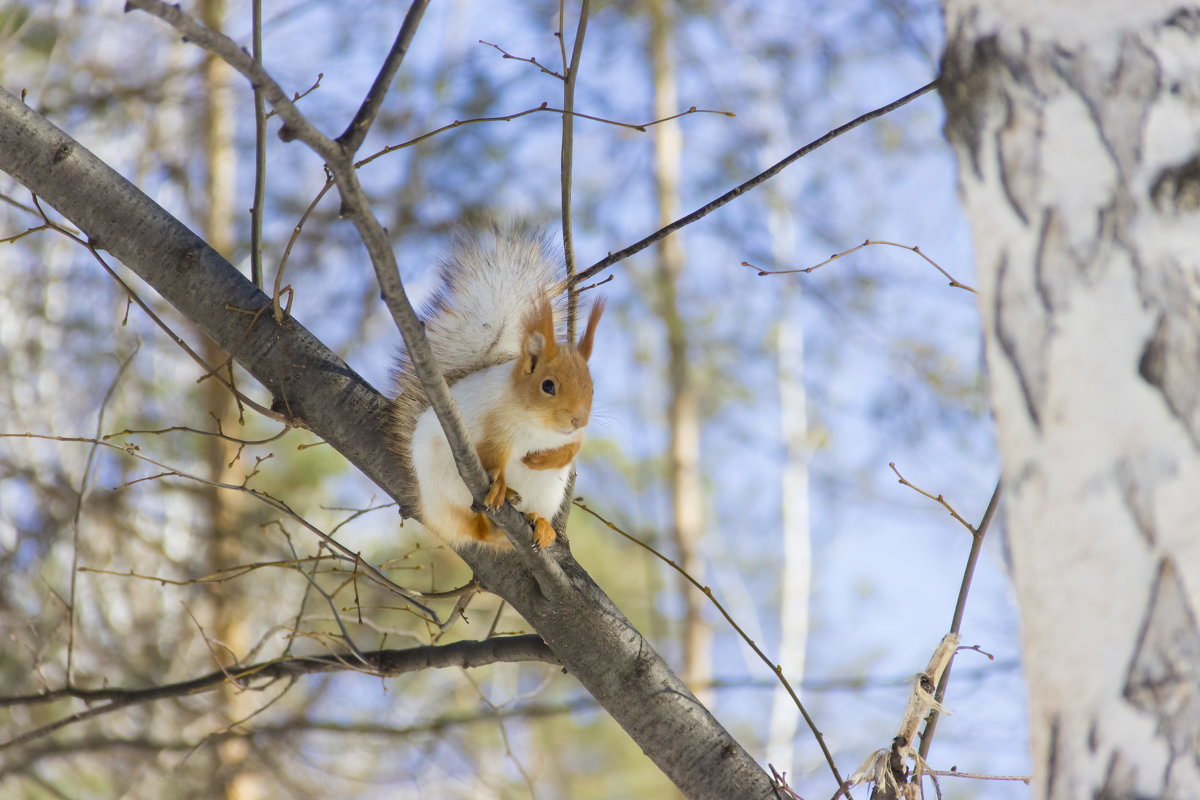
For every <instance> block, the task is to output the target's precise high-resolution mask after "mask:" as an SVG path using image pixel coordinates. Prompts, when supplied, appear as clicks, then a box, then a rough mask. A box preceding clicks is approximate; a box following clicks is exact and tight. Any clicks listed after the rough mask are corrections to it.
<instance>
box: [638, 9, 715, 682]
mask: <svg viewBox="0 0 1200 800" xmlns="http://www.w3.org/2000/svg"><path fill="white" fill-rule="evenodd" d="M674 13H675V4H674V3H673V2H671V0H658V2H655V3H653V4H652V6H651V9H650V20H651V23H650V24H651V29H650V61H651V64H652V66H653V70H654V117H655V119H665V118H667V117H669V116H671V115H673V114H675V113H677V112H678V110H679V100H678V97H677V92H676V90H675V69H674V66H673V64H674V62H673V60H672V59H671V57H670V54H669V52H668V50H669V48H670V36H671V31H672V30H673V28H674V25H673V17H674ZM653 131H654V182H655V188H656V196H657V200H658V224H659V226H665V225H669V224H670V223H672V222H674V221H675V220H676V219H678V218H679V216H680V215H681V212H680V210H679V174H680V162H681V158H682V156H681V153H682V151H683V134H682V133H681V131H680V129H679V125H678V123H677V122H675V121H670V122H664V123H662V124H661V125H655V126H654V128H653ZM656 253H657V259H658V263H657V264H656V268H657V274H656V276H655V289H656V291H657V298H656V299H657V306H658V313H659V315H660V316H661V317H662V320H663V324H664V326H665V327H666V332H667V352H668V359H669V360H668V365H667V373H668V379H669V382H670V392H671V400H670V407H669V409H668V411H667V424H668V425H669V426H670V453H669V454H668V456H669V458H668V463H669V471H670V475H669V478H670V482H671V516H672V521H671V534H672V538H673V539H674V542H675V549H676V551H677V553H678V559H679V566H680V567H682V568H683V570H684V572H686V573H687V574H688V575H691V576H692V577H693V578H695V579H696V580H698V581H703V580H704V560H703V558H702V556H701V553H700V540H701V536H702V535H703V533H704V519H703V500H702V492H701V487H700V407H699V402H698V400H697V397H696V381H695V378H694V377H693V370H692V369H691V365H690V363H689V361H688V358H689V353H688V346H687V323H686V322H685V320H684V319H683V317H682V315H681V314H680V313H679V278H680V276H681V275H682V274H683V262H684V251H683V242H682V239H680V237H678V236H670V237H667V238H666V239H663V240H662V241H661V242H660V243H659V244H658V247H657V248H656ZM676 586H677V587H678V593H679V598H680V601H681V602H682V603H683V630H682V632H681V633H682V635H681V639H682V642H683V648H682V649H683V669H682V670H681V672H680V677H681V678H683V682H684V683H686V684H687V685H688V687H689V688H691V690H692V691H693V692H695V693H696V696H697V697H699V698H700V700H701V702H708V700H709V699H710V696H709V692H708V691H707V689H706V687H707V685H708V684H709V683H711V682H712V658H711V657H710V650H711V648H712V631H710V630H709V627H708V623H707V622H705V621H704V616H703V615H702V614H701V611H700V609H701V607H702V603H703V602H704V598H703V597H702V596H701V595H700V594H699V593H697V592H696V591H695V590H694V589H693V588H692V585H691V583H690V582H689V581H688V580H687V579H686V578H684V577H682V576H680V578H679V580H678V581H677V582H676Z"/></svg>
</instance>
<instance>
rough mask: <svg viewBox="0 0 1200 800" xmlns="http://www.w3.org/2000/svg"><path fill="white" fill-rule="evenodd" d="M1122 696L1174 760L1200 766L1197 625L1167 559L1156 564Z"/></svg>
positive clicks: (1199, 635)
mask: <svg viewBox="0 0 1200 800" xmlns="http://www.w3.org/2000/svg"><path fill="white" fill-rule="evenodd" d="M1124 696H1125V699H1126V700H1128V701H1129V703H1130V705H1132V706H1133V707H1134V708H1136V709H1138V710H1139V711H1141V712H1142V713H1144V714H1148V715H1149V716H1151V717H1153V718H1154V719H1155V720H1156V721H1157V723H1158V725H1157V731H1158V733H1159V735H1160V736H1161V737H1162V738H1164V739H1165V740H1166V744H1167V747H1168V748H1169V752H1170V754H1171V756H1172V758H1173V759H1174V758H1177V757H1186V756H1189V755H1190V756H1191V757H1192V758H1194V759H1196V761H1197V763H1198V764H1200V625H1197V622H1196V612H1195V609H1193V608H1192V606H1191V602H1190V601H1189V598H1188V594H1187V587H1186V586H1184V584H1183V580H1182V578H1181V577H1180V575H1179V572H1178V570H1177V569H1176V567H1175V565H1174V563H1173V562H1172V561H1171V559H1169V558H1164V559H1163V560H1162V561H1161V562H1160V564H1159V568H1158V575H1157V577H1156V578H1155V581H1154V587H1153V589H1152V590H1151V593H1150V600H1149V603H1148V604H1147V608H1146V614H1145V617H1144V618H1143V621H1142V627H1141V631H1140V632H1139V634H1138V644H1137V647H1136V648H1135V649H1134V654H1133V659H1132V660H1131V662H1130V664H1129V671H1128V673H1127V675H1126V679H1125V688H1124Z"/></svg>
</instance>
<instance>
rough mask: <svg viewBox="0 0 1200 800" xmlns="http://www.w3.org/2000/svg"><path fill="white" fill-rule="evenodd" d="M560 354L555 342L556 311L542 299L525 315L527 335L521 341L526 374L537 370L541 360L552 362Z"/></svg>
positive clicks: (546, 300) (544, 298)
mask: <svg viewBox="0 0 1200 800" xmlns="http://www.w3.org/2000/svg"><path fill="white" fill-rule="evenodd" d="M557 353H558V346H557V343H556V342H555V341H554V310H553V309H552V308H551V307H550V300H549V299H548V298H546V297H542V298H541V299H540V300H538V301H536V302H535V303H534V306H533V308H532V309H530V311H529V313H528V314H526V315H525V334H524V337H523V338H522V340H521V359H522V364H523V367H524V370H525V374H527V375H528V374H530V373H532V372H533V371H534V370H535V369H537V365H538V361H539V360H543V359H544V360H550V359H552V358H554V356H555V355H556V354H557Z"/></svg>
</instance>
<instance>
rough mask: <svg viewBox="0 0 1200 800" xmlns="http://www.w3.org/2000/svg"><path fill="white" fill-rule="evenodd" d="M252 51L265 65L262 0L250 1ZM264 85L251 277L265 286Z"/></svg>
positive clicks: (258, 96) (257, 96) (257, 101)
mask: <svg viewBox="0 0 1200 800" xmlns="http://www.w3.org/2000/svg"><path fill="white" fill-rule="evenodd" d="M250 29H251V34H250V38H251V55H252V56H253V57H254V63H256V64H258V65H259V67H260V68H261V67H262V63H263V52H262V0H253V2H252V3H251V5H250ZM266 108H267V107H266V103H265V101H264V100H263V93H262V89H260V88H258V87H255V88H254V204H253V205H252V206H251V207H250V280H251V282H252V283H253V284H254V285H255V286H257V287H258V288H259V289H262V288H263V274H262V223H263V202H264V201H265V199H266V195H267V110H266Z"/></svg>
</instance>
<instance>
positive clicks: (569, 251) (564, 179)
mask: <svg viewBox="0 0 1200 800" xmlns="http://www.w3.org/2000/svg"><path fill="white" fill-rule="evenodd" d="M563 5H564V4H563V3H560V4H559V15H558V18H559V31H558V39H559V41H560V42H562V46H563V47H565V46H566V43H565V42H563V41H562V39H563V36H562V20H563V13H564V11H565V8H564V7H563ZM590 9H591V2H590V0H583V4H582V5H581V7H580V9H579V24H578V26H577V27H576V28H575V45H574V47H573V48H572V50H571V63H570V65H569V66H566V65H564V66H565V71H566V76H567V78H566V80H565V81H563V114H562V154H561V169H560V170H559V182H560V183H561V188H562V237H563V258H564V259H565V261H566V274H567V286H568V290H567V341H568V342H573V341H575V321H576V320H575V317H576V315H577V312H578V308H579V292H578V291H576V290H575V289H574V288H571V287H572V283H571V278H572V277H574V275H575V242H574V236H573V234H572V231H571V179H572V171H573V170H574V164H573V159H574V147H575V133H574V129H573V127H572V126H573V124H574V114H575V81H576V80H577V79H578V78H579V60H580V58H581V57H582V55H583V37H584V35H585V34H586V33H587V23H588V13H589V11H590Z"/></svg>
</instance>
